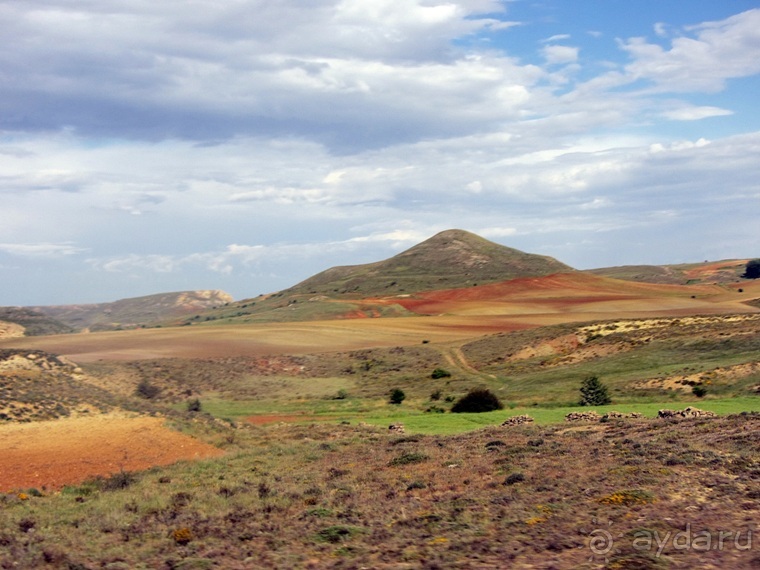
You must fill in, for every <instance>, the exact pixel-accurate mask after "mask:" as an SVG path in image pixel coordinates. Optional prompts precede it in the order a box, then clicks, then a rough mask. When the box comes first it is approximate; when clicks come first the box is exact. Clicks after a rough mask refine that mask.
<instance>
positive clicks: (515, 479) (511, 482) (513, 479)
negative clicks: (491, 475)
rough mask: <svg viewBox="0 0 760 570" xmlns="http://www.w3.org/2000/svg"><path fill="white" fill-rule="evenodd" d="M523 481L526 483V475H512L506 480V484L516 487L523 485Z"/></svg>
mask: <svg viewBox="0 0 760 570" xmlns="http://www.w3.org/2000/svg"><path fill="white" fill-rule="evenodd" d="M523 481H525V475H523V474H522V473H512V474H511V475H509V476H508V477H507V478H506V479H505V480H504V484H505V485H514V484H515V483H522V482H523Z"/></svg>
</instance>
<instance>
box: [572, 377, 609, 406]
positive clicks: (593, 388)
mask: <svg viewBox="0 0 760 570" xmlns="http://www.w3.org/2000/svg"><path fill="white" fill-rule="evenodd" d="M611 401H612V400H611V399H610V396H609V394H608V393H607V387H606V386H605V385H604V384H602V383H601V382H600V381H599V378H597V377H596V376H589V377H588V378H586V379H585V380H584V381H583V383H582V384H581V401H580V402H579V403H580V405H581V406H604V405H607V404H609V403H610V402H611Z"/></svg>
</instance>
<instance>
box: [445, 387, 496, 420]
mask: <svg viewBox="0 0 760 570" xmlns="http://www.w3.org/2000/svg"><path fill="white" fill-rule="evenodd" d="M503 408H504V405H503V404H502V403H501V401H500V400H499V398H498V397H497V396H496V394H494V393H493V392H491V390H488V389H486V388H475V389H474V390H470V391H469V392H468V393H467V394H466V395H465V396H462V397H461V398H459V400H457V401H456V403H455V404H454V405H453V406H452V408H451V411H452V412H454V413H456V414H459V413H480V412H492V411H494V410H501V409H503Z"/></svg>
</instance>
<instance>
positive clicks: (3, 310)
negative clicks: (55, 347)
mask: <svg viewBox="0 0 760 570" xmlns="http://www.w3.org/2000/svg"><path fill="white" fill-rule="evenodd" d="M0 321H2V322H5V323H13V324H14V325H16V327H10V326H7V325H2V324H0V331H1V332H0V338H3V337H11V336H41V335H46V334H65V333H71V332H74V329H73V328H72V327H70V326H69V325H67V324H64V323H63V322H61V321H60V320H58V319H56V318H54V317H51V316H50V315H48V314H46V313H44V312H43V311H39V310H36V309H32V308H29V307H0Z"/></svg>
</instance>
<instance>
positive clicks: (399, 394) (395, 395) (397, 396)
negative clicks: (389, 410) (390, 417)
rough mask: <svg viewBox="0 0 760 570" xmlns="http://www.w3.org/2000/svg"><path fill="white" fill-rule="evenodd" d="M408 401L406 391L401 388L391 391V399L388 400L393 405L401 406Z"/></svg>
mask: <svg viewBox="0 0 760 570" xmlns="http://www.w3.org/2000/svg"><path fill="white" fill-rule="evenodd" d="M404 400H406V394H404V391H403V390H401V389H400V388H394V389H393V390H391V393H390V397H389V398H388V401H389V402H390V403H391V404H400V403H401V402H403V401H404Z"/></svg>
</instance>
